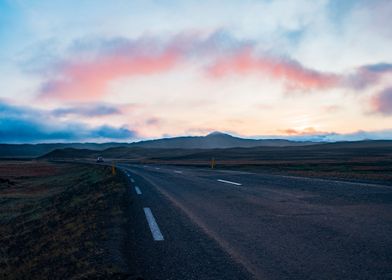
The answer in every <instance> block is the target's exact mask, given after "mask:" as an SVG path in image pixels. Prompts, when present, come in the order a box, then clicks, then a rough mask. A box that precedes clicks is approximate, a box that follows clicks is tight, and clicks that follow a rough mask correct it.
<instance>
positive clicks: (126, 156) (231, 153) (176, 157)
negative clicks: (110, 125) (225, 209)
mask: <svg viewBox="0 0 392 280" xmlns="http://www.w3.org/2000/svg"><path fill="white" fill-rule="evenodd" d="M97 156H103V157H104V158H107V159H108V160H116V161H125V162H131V163H154V164H170V165H183V166H197V167H205V168H208V167H209V166H210V163H211V159H212V158H214V159H215V162H216V168H217V169H231V170H241V171H251V172H256V173H274V174H287V175H295V176H304V177H316V178H326V179H345V180H346V179H347V180H360V181H371V182H377V183H381V184H392V141H359V142H341V143H328V144H320V145H312V146H301V147H256V148H230V149H209V150H201V149H142V148H126V147H120V148H111V149H107V150H104V151H92V150H75V149H64V150H56V151H54V152H52V153H49V154H48V155H47V156H46V157H47V158H52V159H73V158H79V159H87V160H94V159H95V158H96V157H97Z"/></svg>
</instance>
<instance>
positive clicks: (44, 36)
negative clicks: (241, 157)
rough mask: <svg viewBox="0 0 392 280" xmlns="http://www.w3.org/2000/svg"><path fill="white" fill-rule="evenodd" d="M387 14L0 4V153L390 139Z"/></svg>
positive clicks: (318, 5)
mask: <svg viewBox="0 0 392 280" xmlns="http://www.w3.org/2000/svg"><path fill="white" fill-rule="evenodd" d="M391 14H392V2H391V1H387V0H384V1H383V0H375V1H370V0H368V1H366V0H358V1H351V0H347V1H338V0H329V1H328V0H318V1H310V0H292V1H289V0H276V1H267V0H258V1H256V0H247V1H240V2H239V1H217V0H215V1H110V2H109V1H72V0H71V1H45V0H43V1H4V0H0V46H1V48H0V61H1V63H0V75H1V77H2V79H1V85H2V91H1V92H0V136H1V139H0V142H13V143H23V142H53V141H57V142H69V141H98V142H104V141H134V140H140V139H150V138H158V137H162V136H178V135H200V134H206V133H209V132H211V131H215V130H220V131H225V132H230V133H233V134H235V135H240V136H246V137H279V138H288V139H293V138H294V139H326V140H329V141H334V140H344V139H349V140H353V139H354V140H360V139H364V138H371V139H372V138H373V139H392V132H391V130H392V125H391V124H392V52H391V51H390V50H391V49H392V31H391V29H390V27H389V22H390V15H391ZM11 112H13V113H11ZM15 112H16V113H15ZM22 112H25V113H22ZM75 127H76V128H77V129H76V130H75V129H74V128H75ZM77 132H79V133H77Z"/></svg>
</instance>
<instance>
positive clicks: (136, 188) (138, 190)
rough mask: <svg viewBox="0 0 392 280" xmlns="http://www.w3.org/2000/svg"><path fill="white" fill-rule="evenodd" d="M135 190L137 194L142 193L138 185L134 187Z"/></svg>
mask: <svg viewBox="0 0 392 280" xmlns="http://www.w3.org/2000/svg"><path fill="white" fill-rule="evenodd" d="M135 192H136V193H137V194H138V195H141V194H142V191H141V190H140V189H139V187H135Z"/></svg>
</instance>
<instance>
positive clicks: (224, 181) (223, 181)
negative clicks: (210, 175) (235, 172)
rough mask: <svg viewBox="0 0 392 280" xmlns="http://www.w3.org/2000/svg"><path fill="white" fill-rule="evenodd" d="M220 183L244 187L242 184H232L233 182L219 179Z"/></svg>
mask: <svg viewBox="0 0 392 280" xmlns="http://www.w3.org/2000/svg"><path fill="white" fill-rule="evenodd" d="M217 181H218V182H222V183H226V184H232V185H236V186H242V184H240V183H236V182H232V181H226V180H222V179H218V180H217Z"/></svg>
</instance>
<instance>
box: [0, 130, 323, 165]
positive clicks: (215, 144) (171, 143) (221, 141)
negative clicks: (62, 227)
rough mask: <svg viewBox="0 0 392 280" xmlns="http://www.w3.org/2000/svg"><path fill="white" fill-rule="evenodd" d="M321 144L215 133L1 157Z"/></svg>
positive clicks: (34, 148)
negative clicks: (82, 151) (125, 149)
mask: <svg viewBox="0 0 392 280" xmlns="http://www.w3.org/2000/svg"><path fill="white" fill-rule="evenodd" d="M314 144H317V142H296V141H289V140H283V139H262V140H256V139H245V138H239V137H234V136H232V135H229V134H225V133H221V132H217V131H216V132H212V133H210V134H208V135H206V136H183V137H173V138H163V139H156V140H147V141H140V142H133V143H103V144H97V143H54V144H0V157H3V158H5V157H10V158H11V157H12V158H13V157H39V156H42V155H44V154H47V153H50V152H52V151H54V150H57V149H68V148H72V149H88V150H96V151H102V150H106V149H109V148H117V147H138V148H157V149H226V148H251V147H258V146H265V147H288V146H307V145H314Z"/></svg>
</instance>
